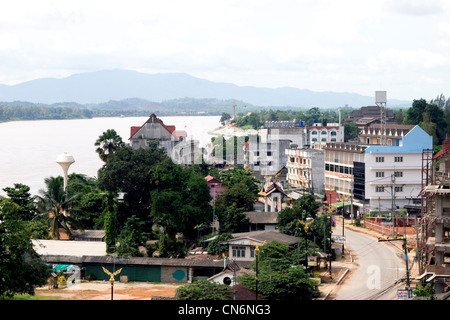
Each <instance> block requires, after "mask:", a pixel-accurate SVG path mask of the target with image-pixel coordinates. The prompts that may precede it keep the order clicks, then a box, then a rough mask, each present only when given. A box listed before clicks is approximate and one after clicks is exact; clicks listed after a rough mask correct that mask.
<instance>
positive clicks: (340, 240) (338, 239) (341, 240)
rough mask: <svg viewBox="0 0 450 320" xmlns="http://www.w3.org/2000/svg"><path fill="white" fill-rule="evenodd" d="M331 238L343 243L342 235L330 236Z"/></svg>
mask: <svg viewBox="0 0 450 320" xmlns="http://www.w3.org/2000/svg"><path fill="white" fill-rule="evenodd" d="M331 240H334V242H336V243H345V237H343V236H331Z"/></svg>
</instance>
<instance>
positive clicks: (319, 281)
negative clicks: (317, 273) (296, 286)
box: [310, 278, 321, 286]
mask: <svg viewBox="0 0 450 320" xmlns="http://www.w3.org/2000/svg"><path fill="white" fill-rule="evenodd" d="M310 279H311V281H312V283H313V284H314V285H315V286H318V285H319V284H321V279H320V278H310Z"/></svg>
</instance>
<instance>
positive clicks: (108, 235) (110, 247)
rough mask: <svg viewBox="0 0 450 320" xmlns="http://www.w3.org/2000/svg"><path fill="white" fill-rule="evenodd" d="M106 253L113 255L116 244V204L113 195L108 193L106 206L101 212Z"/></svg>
mask: <svg viewBox="0 0 450 320" xmlns="http://www.w3.org/2000/svg"><path fill="white" fill-rule="evenodd" d="M103 216H104V229H105V243H106V252H107V253H113V252H114V251H115V250H116V242H117V203H116V200H115V198H114V195H113V194H111V193H109V194H108V198H107V205H106V208H105V210H104V211H103Z"/></svg>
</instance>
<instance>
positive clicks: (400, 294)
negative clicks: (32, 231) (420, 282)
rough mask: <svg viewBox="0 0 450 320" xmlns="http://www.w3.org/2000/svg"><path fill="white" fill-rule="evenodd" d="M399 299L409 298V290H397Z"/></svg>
mask: <svg viewBox="0 0 450 320" xmlns="http://www.w3.org/2000/svg"><path fill="white" fill-rule="evenodd" d="M397 299H399V300H404V299H408V290H406V289H398V290H397Z"/></svg>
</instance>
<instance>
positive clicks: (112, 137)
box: [95, 129, 125, 162]
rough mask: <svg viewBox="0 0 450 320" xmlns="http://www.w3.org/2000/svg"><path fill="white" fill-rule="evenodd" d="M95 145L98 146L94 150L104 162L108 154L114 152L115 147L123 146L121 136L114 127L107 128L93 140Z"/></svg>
mask: <svg viewBox="0 0 450 320" xmlns="http://www.w3.org/2000/svg"><path fill="white" fill-rule="evenodd" d="M95 146H96V147H98V148H97V149H96V150H95V151H96V152H97V153H98V155H99V157H100V159H102V160H103V161H104V162H106V160H108V156H109V155H111V154H112V153H114V151H116V150H117V149H120V148H122V147H124V146H125V143H124V142H123V141H122V137H121V136H119V135H118V134H117V132H116V130H114V129H108V130H106V131H105V132H103V134H102V135H101V136H99V137H98V139H97V141H95Z"/></svg>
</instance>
